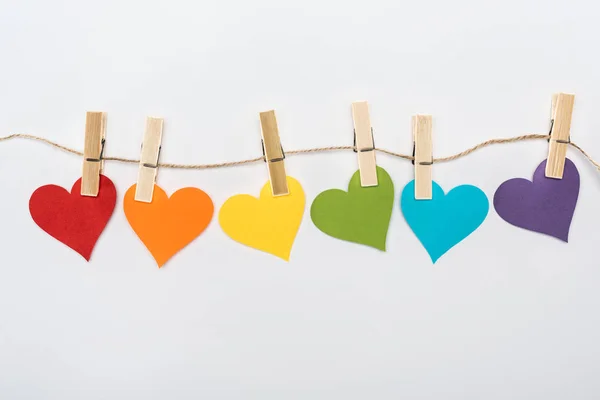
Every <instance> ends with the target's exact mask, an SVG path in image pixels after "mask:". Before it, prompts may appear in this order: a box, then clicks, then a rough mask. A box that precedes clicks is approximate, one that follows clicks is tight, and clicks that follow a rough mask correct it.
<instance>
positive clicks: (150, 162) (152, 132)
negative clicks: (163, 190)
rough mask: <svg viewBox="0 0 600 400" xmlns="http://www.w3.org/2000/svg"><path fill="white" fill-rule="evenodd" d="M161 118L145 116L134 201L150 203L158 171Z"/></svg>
mask: <svg viewBox="0 0 600 400" xmlns="http://www.w3.org/2000/svg"><path fill="white" fill-rule="evenodd" d="M162 131H163V119H162V118H153V117H148V118H146V132H145V133H144V141H143V142H142V155H141V157H140V169H139V171H138V180H137V185H136V187H135V201H141V202H144V203H152V196H153V195H154V184H155V183H156V174H157V172H158V158H159V156H160V147H161V145H160V144H161V141H162Z"/></svg>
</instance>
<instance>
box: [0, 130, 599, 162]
mask: <svg viewBox="0 0 600 400" xmlns="http://www.w3.org/2000/svg"><path fill="white" fill-rule="evenodd" d="M549 138H550V135H548V134H529V135H521V136H515V137H511V138H500V139H490V140H486V141H485V142H483V143H479V144H478V145H475V146H473V147H471V148H468V149H467V150H464V151H461V152H460V153H457V154H454V155H451V156H448V157H439V158H434V159H433V162H434V163H440V162H447V161H453V160H457V159H459V158H462V157H465V156H467V155H469V154H471V153H473V152H475V151H477V150H479V149H482V148H484V147H488V146H491V145H494V144H503V143H514V142H522V141H527V140H537V139H543V140H548V139H549ZM11 139H28V140H35V141H39V142H43V143H46V144H48V145H50V146H52V147H55V148H57V149H59V150H62V151H64V152H67V153H71V154H75V155H78V156H81V157H83V153H82V152H81V151H78V150H75V149H72V148H70V147H66V146H63V145H61V144H58V143H56V142H53V141H51V140H49V139H46V138H43V137H39V136H34V135H28V134H25V133H14V134H12V135H8V136H4V137H0V142H3V141H6V140H11ZM569 145H571V146H572V147H574V148H575V149H577V150H578V151H579V152H580V153H581V154H582V155H583V156H584V157H585V158H586V159H587V160H588V161H589V162H590V163H592V165H594V167H596V169H599V170H600V164H598V162H596V161H595V160H594V159H593V158H592V157H591V156H590V155H589V154H588V153H586V152H585V151H584V150H583V149H582V148H581V147H579V146H578V145H576V144H575V143H573V142H569ZM354 149H355V148H354V146H330V147H317V148H313V149H302V150H290V151H286V152H285V153H286V155H292V154H308V153H323V152H329V151H341V150H354ZM375 151H378V152H380V153H383V154H387V155H389V156H393V157H397V158H402V159H405V160H408V161H412V160H414V157H413V156H412V155H409V154H402V153H396V152H393V151H389V150H386V149H380V148H375ZM102 159H103V160H105V161H118V162H121V163H127V164H139V162H140V160H135V159H131V158H123V157H111V156H104V157H103V158H102ZM259 161H264V156H261V157H256V158H250V159H247V160H240V161H229V162H222V163H215V164H172V163H159V164H158V166H159V167H161V168H176V169H213V168H225V167H234V166H238V165H244V164H251V163H255V162H259Z"/></svg>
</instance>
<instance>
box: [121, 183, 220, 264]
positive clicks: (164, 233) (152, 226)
mask: <svg viewBox="0 0 600 400" xmlns="http://www.w3.org/2000/svg"><path fill="white" fill-rule="evenodd" d="M135 188H136V185H133V186H131V187H130V188H129V189H128V190H127V193H126V194H125V198H124V200H123V210H124V211H125V216H126V217H127V221H128V222H129V225H131V228H132V229H133V231H134V232H135V233H136V234H137V235H138V237H139V238H140V239H141V241H142V243H144V245H145V246H146V248H147V249H148V250H149V251H150V254H152V257H154V260H156V263H157V264H158V266H159V267H162V266H163V265H164V264H165V263H166V262H167V260H169V259H170V258H171V257H173V256H174V255H175V253H177V252H178V251H179V250H181V249H183V248H184V247H185V246H187V245H188V244H189V243H190V242H191V241H192V240H194V239H195V238H196V237H198V236H199V235H200V234H201V233H202V232H204V230H205V229H206V227H207V226H208V224H209V223H210V220H211V219H212V216H213V211H214V206H213V202H212V200H211V199H210V197H209V196H208V195H207V194H206V193H204V192H203V191H202V190H200V189H197V188H193V187H187V188H183V189H179V190H178V191H176V192H175V193H173V194H172V195H171V197H170V198H169V197H168V196H167V194H166V193H165V191H164V190H162V189H161V188H160V187H159V186H158V185H154V195H153V196H152V202H151V203H143V202H140V201H135Z"/></svg>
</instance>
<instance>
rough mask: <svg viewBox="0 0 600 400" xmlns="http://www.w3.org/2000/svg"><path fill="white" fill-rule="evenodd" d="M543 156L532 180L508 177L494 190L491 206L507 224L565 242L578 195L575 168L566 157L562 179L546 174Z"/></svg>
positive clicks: (577, 178)
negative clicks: (492, 205)
mask: <svg viewBox="0 0 600 400" xmlns="http://www.w3.org/2000/svg"><path fill="white" fill-rule="evenodd" d="M545 169H546V160H544V161H542V163H541V164H540V165H538V167H537V169H536V170H535V173H534V174H533V182H531V181H528V180H527V179H523V178H514V179H509V180H507V181H506V182H504V183H502V184H501V185H500V186H499V187H498V189H497V190H496V193H495V194H494V208H495V209H496V212H497V213H498V215H500V217H502V219H503V220H505V221H506V222H508V223H509V224H513V225H516V226H518V227H521V228H524V229H527V230H530V231H534V232H540V233H545V234H546V235H550V236H554V237H555V238H558V239H560V240H563V241H565V242H568V241H569V240H568V239H569V227H570V226H571V220H572V219H573V213H574V212H575V205H577V196H578V195H579V172H578V171H577V167H575V164H573V162H572V161H571V160H569V159H568V158H567V159H566V160H565V170H564V173H563V178H562V179H552V178H546V175H545Z"/></svg>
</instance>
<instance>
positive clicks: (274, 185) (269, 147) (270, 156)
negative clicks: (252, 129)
mask: <svg viewBox="0 0 600 400" xmlns="http://www.w3.org/2000/svg"><path fill="white" fill-rule="evenodd" d="M260 125H261V131H262V142H263V152H264V156H265V161H266V163H267V169H268V171H269V181H270V182H271V192H272V193H273V196H285V195H287V194H289V193H290V191H289V189H288V184H287V176H286V173H285V164H284V161H283V160H284V159H285V153H284V152H283V147H282V146H281V141H280V139H279V129H278V128H277V119H276V118H275V111H274V110H271V111H265V112H261V113H260Z"/></svg>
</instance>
